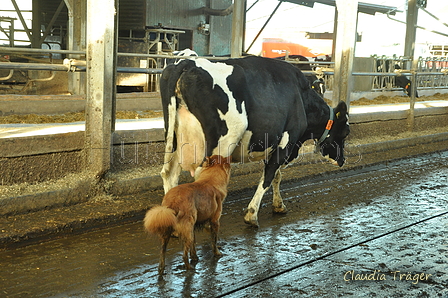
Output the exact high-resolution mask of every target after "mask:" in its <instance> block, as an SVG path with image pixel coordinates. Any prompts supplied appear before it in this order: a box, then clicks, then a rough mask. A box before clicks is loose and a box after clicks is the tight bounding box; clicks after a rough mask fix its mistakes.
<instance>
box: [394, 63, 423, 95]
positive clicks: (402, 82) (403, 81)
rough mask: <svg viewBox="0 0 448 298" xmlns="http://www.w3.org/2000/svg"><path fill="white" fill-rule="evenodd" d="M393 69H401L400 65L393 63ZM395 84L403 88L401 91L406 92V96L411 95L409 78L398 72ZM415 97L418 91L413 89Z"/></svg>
mask: <svg viewBox="0 0 448 298" xmlns="http://www.w3.org/2000/svg"><path fill="white" fill-rule="evenodd" d="M394 68H395V69H401V67H400V66H399V65H398V64H395V66H394ZM395 86H398V87H400V88H402V89H403V92H404V93H406V95H407V96H409V97H411V88H412V83H411V80H409V79H408V78H407V77H406V76H404V75H402V74H400V73H398V74H397V76H396V77H395ZM415 97H418V92H417V90H415Z"/></svg>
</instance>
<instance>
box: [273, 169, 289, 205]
mask: <svg viewBox="0 0 448 298" xmlns="http://www.w3.org/2000/svg"><path fill="white" fill-rule="evenodd" d="M281 181H282V173H281V172H280V169H278V170H277V172H275V176H274V180H272V192H273V198H272V210H273V211H274V212H275V213H286V212H288V210H287V208H286V206H285V204H283V199H282V196H281V194H280V182H281Z"/></svg>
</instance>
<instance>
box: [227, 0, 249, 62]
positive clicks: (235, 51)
mask: <svg viewBox="0 0 448 298" xmlns="http://www.w3.org/2000/svg"><path fill="white" fill-rule="evenodd" d="M245 3H246V1H245V0H235V2H234V6H233V15H232V39H231V42H230V57H232V58H238V57H241V54H242V49H243V36H244V19H245V14H246V12H245V10H244V8H245Z"/></svg>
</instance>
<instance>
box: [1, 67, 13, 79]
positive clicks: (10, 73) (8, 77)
mask: <svg viewBox="0 0 448 298" xmlns="http://www.w3.org/2000/svg"><path fill="white" fill-rule="evenodd" d="M13 74H14V69H11V70H10V71H9V74H8V75H7V76H6V77H2V78H0V81H6V80H9V79H10V78H12V75H13Z"/></svg>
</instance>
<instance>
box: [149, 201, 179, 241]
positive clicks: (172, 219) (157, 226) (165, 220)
mask: <svg viewBox="0 0 448 298" xmlns="http://www.w3.org/2000/svg"><path fill="white" fill-rule="evenodd" d="M176 224H177V217H176V215H175V211H174V210H173V209H170V208H168V207H165V206H155V207H153V208H151V209H150V210H148V212H146V216H145V219H144V220H143V226H144V227H145V230H146V231H147V232H148V233H150V234H153V235H158V236H160V237H162V236H164V235H171V233H172V232H173V230H174V227H175V225H176Z"/></svg>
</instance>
